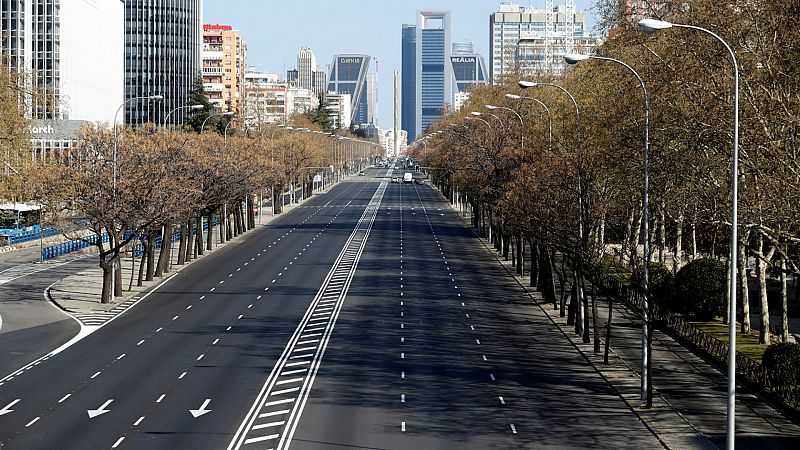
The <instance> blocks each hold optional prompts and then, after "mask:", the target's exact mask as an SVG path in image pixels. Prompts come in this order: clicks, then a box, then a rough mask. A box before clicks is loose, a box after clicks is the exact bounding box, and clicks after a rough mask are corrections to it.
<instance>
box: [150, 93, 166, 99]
mask: <svg viewBox="0 0 800 450" xmlns="http://www.w3.org/2000/svg"><path fill="white" fill-rule="evenodd" d="M147 98H148V100H164V96H163V95H161V94H156V95H151V96H150V97H147Z"/></svg>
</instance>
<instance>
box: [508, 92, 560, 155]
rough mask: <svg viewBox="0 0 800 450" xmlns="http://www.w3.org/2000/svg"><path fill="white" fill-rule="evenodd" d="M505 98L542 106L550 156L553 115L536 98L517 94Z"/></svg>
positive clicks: (551, 150) (551, 151)
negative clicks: (545, 116)
mask: <svg viewBox="0 0 800 450" xmlns="http://www.w3.org/2000/svg"><path fill="white" fill-rule="evenodd" d="M506 98H510V99H512V100H529V101H532V102H536V103H538V104H540V105H541V106H542V108H544V111H545V112H546V113H547V143H548V146H547V148H548V149H549V150H550V153H551V154H552V153H553V115H552V114H550V108H548V107H547V105H545V104H544V102H542V101H541V100H539V99H538V98H533V97H524V96H522V95H517V94H506ZM509 109H510V108H509ZM520 121H522V119H521V118H520Z"/></svg>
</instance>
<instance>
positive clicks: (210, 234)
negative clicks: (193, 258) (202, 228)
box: [206, 210, 214, 252]
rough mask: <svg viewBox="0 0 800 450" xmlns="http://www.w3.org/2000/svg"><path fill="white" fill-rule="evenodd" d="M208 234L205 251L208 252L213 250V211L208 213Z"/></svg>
mask: <svg viewBox="0 0 800 450" xmlns="http://www.w3.org/2000/svg"><path fill="white" fill-rule="evenodd" d="M206 220H208V232H206V250H208V251H209V252H210V251H211V250H212V249H213V248H214V211H213V210H209V211H208V219H206Z"/></svg>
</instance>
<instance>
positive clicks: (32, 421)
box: [25, 416, 41, 428]
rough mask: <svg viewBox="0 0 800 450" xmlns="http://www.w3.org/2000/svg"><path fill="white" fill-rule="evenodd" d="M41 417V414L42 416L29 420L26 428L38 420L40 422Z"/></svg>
mask: <svg viewBox="0 0 800 450" xmlns="http://www.w3.org/2000/svg"><path fill="white" fill-rule="evenodd" d="M39 419H41V416H40V417H37V418H35V419H33V420H31V421H30V422H28V424H27V425H25V428H28V427H30V426H31V425H33V424H35V423H36V422H38V421H39Z"/></svg>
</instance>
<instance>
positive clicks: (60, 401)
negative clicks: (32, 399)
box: [58, 394, 72, 403]
mask: <svg viewBox="0 0 800 450" xmlns="http://www.w3.org/2000/svg"><path fill="white" fill-rule="evenodd" d="M71 396H72V394H67V395H65V396H63V397H61V400H59V401H58V403H64V400H66V399H68V398H70V397H71Z"/></svg>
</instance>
